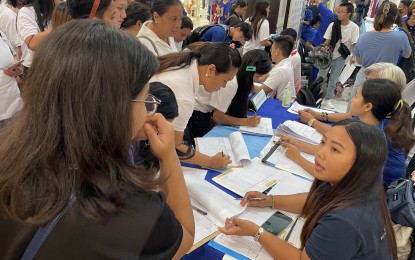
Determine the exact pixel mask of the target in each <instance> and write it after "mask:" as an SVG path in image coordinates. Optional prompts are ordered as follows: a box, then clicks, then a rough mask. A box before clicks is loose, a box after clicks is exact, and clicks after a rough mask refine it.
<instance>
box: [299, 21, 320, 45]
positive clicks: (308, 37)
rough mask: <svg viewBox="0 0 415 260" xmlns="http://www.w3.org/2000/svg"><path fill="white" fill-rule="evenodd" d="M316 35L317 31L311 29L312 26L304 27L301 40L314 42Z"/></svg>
mask: <svg viewBox="0 0 415 260" xmlns="http://www.w3.org/2000/svg"><path fill="white" fill-rule="evenodd" d="M316 35H317V29H315V28H313V27H311V26H310V25H306V24H304V25H303V28H302V30H301V39H303V40H304V42H313V41H314V38H315V37H316Z"/></svg>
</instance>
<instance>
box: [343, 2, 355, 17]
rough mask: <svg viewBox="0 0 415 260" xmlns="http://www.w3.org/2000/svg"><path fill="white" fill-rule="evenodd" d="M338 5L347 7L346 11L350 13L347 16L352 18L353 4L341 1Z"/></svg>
mask: <svg viewBox="0 0 415 260" xmlns="http://www.w3.org/2000/svg"><path fill="white" fill-rule="evenodd" d="M339 7H346V8H347V13H349V14H350V16H349V18H350V19H352V17H353V13H354V6H353V4H351V3H341V4H340V5H339Z"/></svg>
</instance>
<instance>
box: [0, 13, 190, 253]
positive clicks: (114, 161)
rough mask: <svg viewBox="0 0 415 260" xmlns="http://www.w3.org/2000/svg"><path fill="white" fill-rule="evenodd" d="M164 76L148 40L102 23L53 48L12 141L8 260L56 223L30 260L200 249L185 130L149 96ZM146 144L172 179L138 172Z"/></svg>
mask: <svg viewBox="0 0 415 260" xmlns="http://www.w3.org/2000/svg"><path fill="white" fill-rule="evenodd" d="M58 56H59V59H57V58H56V57H58ZM157 67H158V62H157V59H156V57H155V56H154V55H153V54H151V53H150V51H148V50H147V48H145V47H144V46H143V45H142V44H140V43H139V42H138V41H137V40H136V39H134V38H133V37H130V36H128V35H127V34H126V33H124V32H122V31H121V30H118V29H115V28H113V27H111V26H108V25H105V24H104V23H103V22H102V21H99V20H76V21H71V22H69V23H66V24H64V25H62V26H60V27H59V28H58V29H57V30H56V31H54V32H52V33H51V35H50V36H49V37H48V38H47V39H46V40H45V42H43V43H42V45H41V46H40V47H39V49H38V50H37V52H36V55H35V57H34V60H33V63H32V66H31V71H30V73H29V77H28V80H27V82H26V83H25V84H27V85H26V87H27V88H26V90H25V92H24V96H23V100H24V106H23V109H22V111H21V112H20V113H19V114H17V115H16V117H15V118H14V120H13V121H10V124H8V125H7V126H6V128H4V129H2V130H1V131H0V140H2V141H1V142H0V198H1V199H0V230H1V232H0V245H1V246H0V258H1V259H21V257H22V255H23V252H24V250H25V249H26V247H27V246H28V245H29V242H30V241H31V240H32V238H33V237H34V235H35V233H36V231H37V230H38V229H39V228H40V227H42V226H43V225H45V224H49V223H52V222H53V224H56V225H54V226H52V228H53V229H52V231H51V233H50V234H49V235H46V237H47V238H46V240H45V241H44V243H43V245H42V243H41V244H40V245H41V247H40V249H39V250H38V251H37V252H36V250H35V251H34V252H32V251H30V250H29V251H30V252H31V255H29V256H28V257H27V258H23V259H33V258H36V259H114V258H122V259H172V258H175V259H178V258H180V257H181V256H183V255H184V254H185V253H186V252H187V251H188V250H189V249H190V247H191V246H192V244H193V237H194V220H193V214H192V209H191V205H190V200H189V195H188V193H187V189H186V185H185V183H184V178H183V172H182V169H181V166H180V162H179V160H178V158H177V155H176V151H175V149H174V135H173V128H172V126H171V124H170V123H169V122H167V121H166V120H165V119H164V118H163V117H162V116H161V115H160V114H154V112H155V111H156V108H157V103H158V102H156V101H157V100H154V99H150V100H149V96H148V81H149V79H150V77H151V76H152V75H153V73H154V72H155V71H156V70H157ZM51 68H53V69H51ZM137 139H139V140H140V139H141V140H143V139H148V140H149V143H150V147H151V151H152V153H153V154H154V155H155V156H157V157H158V158H159V159H160V179H159V178H155V171H151V170H148V169H144V168H143V167H133V166H131V163H130V158H129V147H130V144H131V142H132V140H137ZM156 187H157V188H158V190H159V192H155V191H154V189H155V188H156ZM66 210H67V211H66ZM60 217H61V218H60ZM55 221H57V222H55ZM166 230H168V232H166ZM40 231H42V230H40ZM36 234H41V235H42V234H44V233H42V232H40V233H36ZM40 237H41V238H42V236H40ZM39 241H41V240H40V239H39V238H37V239H34V240H33V241H32V242H34V243H35V244H34V245H35V246H34V247H32V249H35V248H36V243H39ZM42 242H43V241H42Z"/></svg>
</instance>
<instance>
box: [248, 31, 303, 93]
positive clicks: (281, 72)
mask: <svg viewBox="0 0 415 260" xmlns="http://www.w3.org/2000/svg"><path fill="white" fill-rule="evenodd" d="M293 46H294V43H293V41H292V40H291V38H290V37H288V36H279V37H278V38H276V39H274V43H273V44H272V47H271V56H272V61H274V62H275V63H276V64H277V65H276V66H275V67H274V68H273V69H272V70H271V71H270V72H269V76H268V77H267V79H266V80H265V82H264V83H263V84H262V85H261V86H254V88H253V90H254V92H255V93H257V92H258V91H260V90H261V89H263V90H264V91H265V93H266V94H267V96H268V97H271V98H276V99H282V96H283V94H284V89H285V87H286V86H287V84H290V85H291V88H292V96H293V97H295V88H294V69H293V67H292V65H291V62H290V60H289V59H288V57H289V56H290V54H291V51H292V49H293Z"/></svg>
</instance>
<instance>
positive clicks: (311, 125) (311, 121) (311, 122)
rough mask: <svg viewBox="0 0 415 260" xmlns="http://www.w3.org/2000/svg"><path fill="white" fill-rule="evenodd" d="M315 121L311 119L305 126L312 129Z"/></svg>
mask: <svg viewBox="0 0 415 260" xmlns="http://www.w3.org/2000/svg"><path fill="white" fill-rule="evenodd" d="M315 120H316V119H315V118H313V119H311V120H310V121H308V123H307V125H308V126H310V127H313V123H314V121H315Z"/></svg>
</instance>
